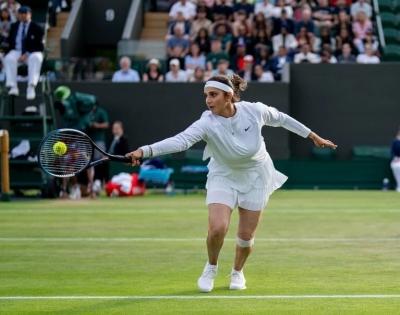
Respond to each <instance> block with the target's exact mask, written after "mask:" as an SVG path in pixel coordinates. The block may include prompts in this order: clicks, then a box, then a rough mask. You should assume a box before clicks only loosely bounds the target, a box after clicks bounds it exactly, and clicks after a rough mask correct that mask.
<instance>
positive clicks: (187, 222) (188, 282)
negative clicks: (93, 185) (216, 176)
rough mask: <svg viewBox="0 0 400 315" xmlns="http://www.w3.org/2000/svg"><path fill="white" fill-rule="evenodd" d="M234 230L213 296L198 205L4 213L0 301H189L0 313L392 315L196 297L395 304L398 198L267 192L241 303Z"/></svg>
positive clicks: (9, 306) (158, 202) (151, 203)
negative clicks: (234, 280) (233, 286)
mask: <svg viewBox="0 0 400 315" xmlns="http://www.w3.org/2000/svg"><path fill="white" fill-rule="evenodd" d="M236 225H237V212H234V214H233V220H232V222H231V229H230V231H229V234H228V236H227V237H228V240H227V241H226V242H225V245H224V248H223V250H222V253H221V257H220V270H219V275H218V278H217V280H216V283H215V290H214V291H213V292H212V293H210V294H200V293H198V292H197V289H196V281H197V277H198V276H199V274H200V272H201V270H202V268H203V265H204V263H205V261H206V247H205V242H204V241H203V239H204V238H205V235H206V233H207V230H206V229H207V210H206V206H205V205H204V196H203V195H190V196H174V197H169V196H155V195H150V196H146V197H139V198H131V199H99V200H95V201H93V200H82V201H78V202H73V201H60V200H52V201H48V200H46V201H29V202H27V201H15V202H11V203H0V297H11V296H130V297H132V296H147V297H149V296H160V295H162V296H167V295H173V296H192V297H193V298H191V299H185V300H179V299H166V300H161V299H149V300H140V299H134V298H131V299H125V300H116V299H109V300H107V299H99V300H87V299H86V300H85V299H82V300H60V299H54V300H49V299H45V300H34V299H32V300H4V299H3V300H2V299H0V314H2V315H3V314H5V315H9V314H74V315H75V314H374V315H375V314H400V297H397V298H396V297H393V298H384V299H377V298H362V299H357V298H354V297H353V298H336V299H326V298H313V299H305V298H299V299H249V298H248V299H235V300H229V299H226V298H216V299H198V298H197V297H208V296H216V297H217V296H246V295H252V296H254V295H257V296H271V295H289V296H294V295H355V294H359V295H366V294H371V295H375V294H381V295H400V229H399V227H400V194H396V193H392V192H371V191H368V192H367V191H279V192H277V193H275V194H274V195H273V196H272V198H271V200H270V202H269V205H268V208H267V209H266V210H265V212H264V215H263V220H262V222H261V224H260V226H259V229H258V231H257V237H256V245H255V250H254V254H253V255H252V256H251V257H250V259H249V261H248V264H247V266H246V269H245V274H246V279H247V285H248V289H247V290H245V291H242V292H231V291H229V290H228V289H227V286H228V283H229V272H230V268H231V266H232V260H233V253H234V245H235V243H234V240H233V239H234V236H235V229H236ZM99 238H102V239H99ZM160 238H162V240H160ZM168 238H169V239H172V240H165V239H168Z"/></svg>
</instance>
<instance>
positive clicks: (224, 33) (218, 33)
mask: <svg viewBox="0 0 400 315" xmlns="http://www.w3.org/2000/svg"><path fill="white" fill-rule="evenodd" d="M212 39H219V40H220V41H221V44H222V47H221V48H222V50H223V51H224V52H225V53H227V54H229V52H230V50H231V46H232V34H231V33H230V32H229V30H228V26H227V24H226V23H220V24H216V25H215V28H214V35H213V37H212Z"/></svg>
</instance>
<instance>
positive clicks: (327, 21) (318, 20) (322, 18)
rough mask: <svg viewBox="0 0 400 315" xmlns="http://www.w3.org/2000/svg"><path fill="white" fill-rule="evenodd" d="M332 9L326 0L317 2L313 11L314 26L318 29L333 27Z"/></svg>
mask: <svg viewBox="0 0 400 315" xmlns="http://www.w3.org/2000/svg"><path fill="white" fill-rule="evenodd" d="M333 17H334V9H333V8H331V7H329V3H328V0H318V6H317V7H316V8H315V9H314V13H313V18H314V21H315V25H316V26H317V27H318V28H319V27H322V26H326V27H329V28H331V27H332V25H333Z"/></svg>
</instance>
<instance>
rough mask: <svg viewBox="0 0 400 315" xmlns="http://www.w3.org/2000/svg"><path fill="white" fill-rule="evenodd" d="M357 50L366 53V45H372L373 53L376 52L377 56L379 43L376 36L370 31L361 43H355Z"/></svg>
mask: <svg viewBox="0 0 400 315" xmlns="http://www.w3.org/2000/svg"><path fill="white" fill-rule="evenodd" d="M355 44H356V47H357V50H358V52H359V53H361V54H362V53H364V52H365V45H366V44H370V45H371V47H372V49H373V51H374V52H375V54H377V53H378V52H379V49H378V48H379V42H378V40H377V38H376V36H374V34H373V32H372V30H368V31H367V33H366V34H365V38H364V39H363V40H360V41H356V42H355Z"/></svg>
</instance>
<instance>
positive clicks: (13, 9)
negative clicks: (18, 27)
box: [0, 0, 21, 22]
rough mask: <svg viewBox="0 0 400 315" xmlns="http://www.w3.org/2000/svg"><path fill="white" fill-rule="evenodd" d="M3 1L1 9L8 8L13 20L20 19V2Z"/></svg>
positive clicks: (12, 0) (13, 0)
mask: <svg viewBox="0 0 400 315" xmlns="http://www.w3.org/2000/svg"><path fill="white" fill-rule="evenodd" d="M2 2H3V3H2V4H1V6H0V10H3V9H7V10H8V12H9V14H10V18H11V22H16V21H17V20H18V11H19V9H20V8H21V5H20V4H19V2H17V1H15V0H5V1H2Z"/></svg>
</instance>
